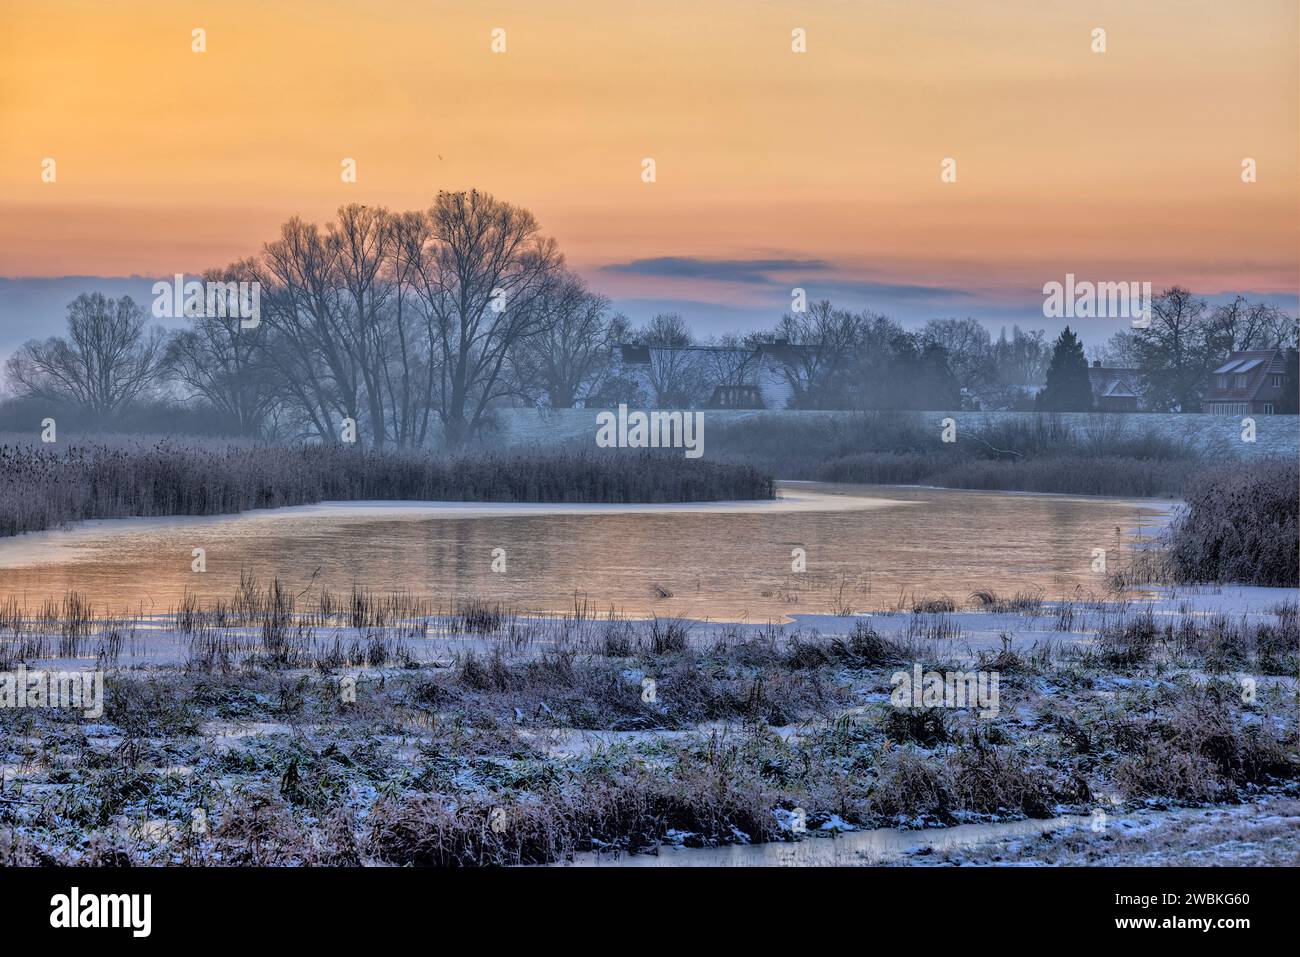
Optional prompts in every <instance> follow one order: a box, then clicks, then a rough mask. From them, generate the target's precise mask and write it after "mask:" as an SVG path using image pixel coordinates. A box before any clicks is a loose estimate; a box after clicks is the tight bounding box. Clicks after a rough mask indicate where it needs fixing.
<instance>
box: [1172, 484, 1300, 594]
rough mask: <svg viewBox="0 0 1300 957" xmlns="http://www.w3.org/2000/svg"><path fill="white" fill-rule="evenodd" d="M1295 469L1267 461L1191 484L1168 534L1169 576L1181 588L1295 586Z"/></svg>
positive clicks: (1299, 577) (1298, 552)
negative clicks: (1199, 584) (1182, 584)
mask: <svg viewBox="0 0 1300 957" xmlns="http://www.w3.org/2000/svg"><path fill="white" fill-rule="evenodd" d="M1297 499H1300V465H1298V464H1297V462H1296V461H1294V460H1286V459H1269V460H1264V461H1261V462H1257V463H1254V464H1253V465H1252V466H1251V467H1250V468H1242V467H1241V466H1224V467H1221V468H1216V469H1213V470H1211V471H1209V472H1207V473H1205V474H1204V475H1203V476H1201V477H1200V478H1199V479H1197V480H1196V481H1194V482H1193V483H1192V484H1191V487H1190V488H1189V489H1188V491H1187V495H1186V501H1187V507H1186V509H1185V510H1184V511H1183V512H1182V513H1181V514H1180V515H1179V517H1178V518H1177V519H1176V520H1175V522H1174V524H1173V527H1172V528H1171V530H1170V535H1169V558H1170V564H1171V567H1172V573H1173V575H1174V577H1175V579H1177V580H1178V581H1183V582H1239V583H1242V584H1248V585H1279V586H1290V587H1295V586H1296V585H1297V584H1300V572H1298V570H1297V566H1298V565H1300V544H1298V543H1300V537H1298V535H1300V528H1298V526H1297V512H1298V511H1300V508H1298V504H1297Z"/></svg>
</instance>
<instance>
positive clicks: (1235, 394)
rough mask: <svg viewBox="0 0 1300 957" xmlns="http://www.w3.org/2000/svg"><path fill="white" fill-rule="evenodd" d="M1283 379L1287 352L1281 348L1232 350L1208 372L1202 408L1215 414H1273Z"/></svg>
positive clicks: (1278, 402) (1284, 378)
mask: <svg viewBox="0 0 1300 957" xmlns="http://www.w3.org/2000/svg"><path fill="white" fill-rule="evenodd" d="M1285 383H1286V355H1285V354H1284V353H1283V352H1282V350H1280V349H1256V350H1252V351H1248V352H1234V353H1233V354H1232V355H1230V356H1229V357H1228V361H1227V362H1225V363H1224V364H1223V365H1221V366H1219V367H1218V368H1217V369H1215V370H1214V371H1213V372H1212V373H1210V382H1209V385H1208V387H1207V388H1206V391H1205V397H1204V399H1202V400H1201V411H1202V412H1209V413H1214V414H1218V415H1272V414H1273V413H1274V412H1275V411H1276V410H1277V408H1278V406H1279V405H1280V404H1281V399H1282V395H1283V389H1284V388H1285Z"/></svg>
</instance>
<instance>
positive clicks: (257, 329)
mask: <svg viewBox="0 0 1300 957" xmlns="http://www.w3.org/2000/svg"><path fill="white" fill-rule="evenodd" d="M256 272H257V264H256V263H254V262H253V261H252V260H244V261H243V262H239V263H235V264H233V265H231V266H229V267H227V268H226V269H224V270H219V269H214V270H210V271H208V272H206V273H204V274H203V279H204V281H209V282H230V281H235V282H238V281H240V280H244V281H247V280H248V277H249V276H253V275H256ZM188 318H189V322H190V328H189V329H187V330H185V331H184V332H181V333H179V334H178V335H176V336H174V337H172V340H171V342H170V343H169V344H168V369H169V371H170V373H171V376H172V378H173V379H175V380H176V381H177V382H179V383H181V384H182V385H183V386H185V387H186V388H187V389H188V390H189V392H190V394H191V395H192V396H198V397H201V398H202V399H204V400H205V401H206V402H207V403H208V404H209V405H211V406H212V407H213V408H214V409H216V410H217V411H219V412H221V413H222V414H223V415H225V416H226V417H227V418H228V419H229V420H230V421H231V423H233V424H234V426H235V428H236V429H237V430H238V431H239V434H240V435H248V436H254V435H259V434H261V433H262V429H263V426H264V424H265V422H266V417H267V413H268V412H269V411H270V409H271V406H272V405H273V404H274V396H273V395H272V394H271V392H270V390H269V389H268V388H267V381H266V362H265V351H264V350H265V345H266V327H265V326H263V325H261V324H260V323H259V324H258V325H256V326H253V327H248V328H245V327H243V326H242V325H241V323H240V321H239V320H238V319H231V318H227V317H213V316H208V315H202V314H200V315H195V316H189V317H188Z"/></svg>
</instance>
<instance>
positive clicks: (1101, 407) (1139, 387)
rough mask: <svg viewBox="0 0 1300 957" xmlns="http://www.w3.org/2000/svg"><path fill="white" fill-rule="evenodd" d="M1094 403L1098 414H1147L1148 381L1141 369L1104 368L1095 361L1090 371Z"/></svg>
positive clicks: (1099, 361)
mask: <svg viewBox="0 0 1300 957" xmlns="http://www.w3.org/2000/svg"><path fill="white" fill-rule="evenodd" d="M1088 382H1089V384H1090V385H1091V386H1092V402H1093V406H1094V407H1095V408H1096V409H1097V411H1098V412H1145V411H1146V410H1147V403H1146V379H1145V377H1144V376H1143V375H1142V371H1141V370H1140V369H1124V368H1120V367H1118V366H1104V365H1102V364H1101V360H1099V359H1094V360H1093V363H1092V365H1091V366H1090V367H1089V369H1088Z"/></svg>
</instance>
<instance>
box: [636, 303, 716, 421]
mask: <svg viewBox="0 0 1300 957" xmlns="http://www.w3.org/2000/svg"><path fill="white" fill-rule="evenodd" d="M632 340H633V342H634V343H636V344H638V345H644V346H647V347H648V348H649V350H650V365H649V368H648V370H647V372H646V385H647V386H648V387H649V389H650V391H651V392H652V393H653V395H652V396H651V398H652V400H653V401H654V404H655V405H657V406H659V407H660V408H671V407H674V406H680V407H689V406H692V405H696V404H698V403H699V402H700V401H701V400H702V399H704V398H707V396H705V395H704V392H705V390H706V388H707V378H706V375H707V370H706V369H705V367H704V363H703V361H702V359H701V356H702V355H703V353H701V352H700V351H699V350H698V349H696V348H695V337H694V336H693V335H692V334H691V331H690V328H689V327H688V326H687V325H686V322H685V321H684V320H683V319H682V317H681V316H679V315H677V313H673V312H669V313H660V314H659V315H656V316H655V317H654V318H653V319H651V320H650V321H649V322H647V323H646V324H645V325H644V326H642V327H641V328H640V329H638V330H637V331H636V332H635V333H634V334H633V337H632Z"/></svg>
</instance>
